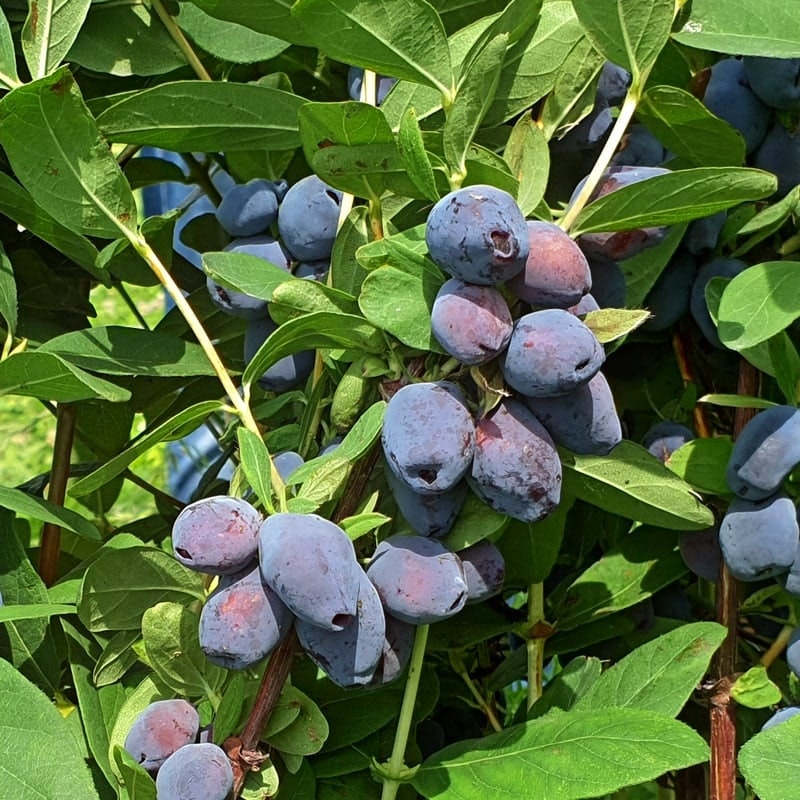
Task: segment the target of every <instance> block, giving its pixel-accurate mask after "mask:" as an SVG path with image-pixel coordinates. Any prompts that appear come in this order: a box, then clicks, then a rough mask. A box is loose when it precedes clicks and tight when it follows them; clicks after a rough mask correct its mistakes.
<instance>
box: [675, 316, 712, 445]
mask: <svg viewBox="0 0 800 800" xmlns="http://www.w3.org/2000/svg"><path fill="white" fill-rule="evenodd" d="M672 351H673V352H674V353H675V360H676V361H677V362H678V369H679V370H680V373H681V378H682V379H683V382H684V384H685V385H687V386H688V385H689V384H690V383H697V380H696V379H695V377H694V371H693V370H692V365H691V363H690V361H689V356H688V355H687V352H686V343H685V342H684V340H683V337H682V336H681V334H680V333H679V332H678V331H677V330H676V331H675V333H674V334H673V335H672ZM692 415H693V418H694V429H695V430H696V431H697V435H698V436H699V437H701V438H703V439H706V438H708V437H709V436H711V428H710V426H709V424H708V422H707V421H706V415H705V409H704V408H703V406H700V405H698V404H697V403H695V405H694V410H693V411H692Z"/></svg>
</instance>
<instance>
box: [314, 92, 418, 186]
mask: <svg viewBox="0 0 800 800" xmlns="http://www.w3.org/2000/svg"><path fill="white" fill-rule="evenodd" d="M298 125H299V126H300V139H301V141H302V145H303V153H304V154H305V157H306V160H307V161H308V163H309V164H310V165H311V166H312V167H313V169H314V171H315V172H316V173H317V174H318V175H319V176H320V178H322V179H323V180H324V181H327V182H328V183H329V184H330V185H331V186H335V187H336V188H338V189H341V190H342V191H346V192H351V193H354V194H361V195H366V196H372V195H374V196H376V197H380V195H381V194H383V192H384V189H385V188H386V186H387V178H388V177H389V176H390V175H394V177H395V178H397V177H398V176H405V163H404V161H403V159H402V158H401V156H400V151H399V150H398V149H397V144H396V142H395V138H394V134H393V133H392V129H391V128H390V127H389V123H388V122H387V121H386V117H385V116H384V115H383V112H382V111H380V110H379V109H377V108H375V107H374V106H371V105H367V104H366V103H359V102H355V101H345V102H341V103H306V104H305V105H304V106H303V107H302V108H301V109H300V112H299V114H298Z"/></svg>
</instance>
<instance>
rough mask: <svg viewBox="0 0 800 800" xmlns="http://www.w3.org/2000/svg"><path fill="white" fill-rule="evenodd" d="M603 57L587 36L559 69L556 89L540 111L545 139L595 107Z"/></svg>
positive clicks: (581, 39) (572, 123)
mask: <svg viewBox="0 0 800 800" xmlns="http://www.w3.org/2000/svg"><path fill="white" fill-rule="evenodd" d="M602 66H603V57H602V56H601V55H600V53H598V52H597V50H595V48H594V47H593V46H592V43H591V42H590V41H589V40H588V39H587V38H585V37H582V38H580V39H578V41H577V42H575V45H574V47H573V48H572V49H571V50H570V52H569V54H568V55H567V56H566V57H565V58H564V62H563V63H562V64H561V67H560V68H559V71H558V74H557V75H556V79H555V81H554V82H553V88H552V90H551V91H550V94H548V96H547V99H546V100H545V102H544V107H543V109H542V112H541V125H542V133H544V135H545V138H546V139H548V140H549V139H552V138H553V137H554V136H556V135H558V134H560V132H561V131H562V129H565V128H569V127H571V126H572V125H574V124H576V123H577V122H578V121H579V120H581V119H582V118H583V117H585V116H586V115H587V114H588V113H589V112H590V111H591V110H592V109H593V107H594V100H595V85H596V84H595V77H596V76H597V74H598V73H599V72H600V68H601V67H602Z"/></svg>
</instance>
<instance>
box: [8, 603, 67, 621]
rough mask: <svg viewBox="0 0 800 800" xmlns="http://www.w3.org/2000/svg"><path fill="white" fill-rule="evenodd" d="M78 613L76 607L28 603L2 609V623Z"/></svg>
mask: <svg viewBox="0 0 800 800" xmlns="http://www.w3.org/2000/svg"><path fill="white" fill-rule="evenodd" d="M74 613H76V608H75V606H65V605H57V604H55V603H41V604H39V603H33V604H31V603H28V604H23V605H13V606H2V607H0V622H16V621H17V620H21V619H42V618H44V617H47V618H50V617H52V616H60V615H61V614H74Z"/></svg>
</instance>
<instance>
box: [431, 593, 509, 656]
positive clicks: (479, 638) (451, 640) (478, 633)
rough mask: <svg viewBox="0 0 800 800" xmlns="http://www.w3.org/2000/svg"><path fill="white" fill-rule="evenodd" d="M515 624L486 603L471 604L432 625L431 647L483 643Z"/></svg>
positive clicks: (459, 647)
mask: <svg viewBox="0 0 800 800" xmlns="http://www.w3.org/2000/svg"><path fill="white" fill-rule="evenodd" d="M513 628H514V623H513V622H512V621H511V620H510V619H509V617H508V616H507V615H505V614H500V613H498V612H497V611H495V610H494V609H493V608H490V607H489V605H488V604H487V603H475V604H474V605H468V606H467V607H466V608H464V609H463V610H462V611H459V612H458V614H456V615H455V616H454V617H450V618H448V619H445V620H442V621H441V622H440V623H437V624H436V625H434V626H433V627H432V628H431V633H430V638H429V639H428V649H429V650H459V651H461V650H464V649H465V648H468V647H475V646H476V645H479V644H480V643H481V642H485V641H488V640H489V639H494V638H496V637H498V636H504V635H506V634H508V633H509V632H510V631H511V630H512V629H513Z"/></svg>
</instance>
